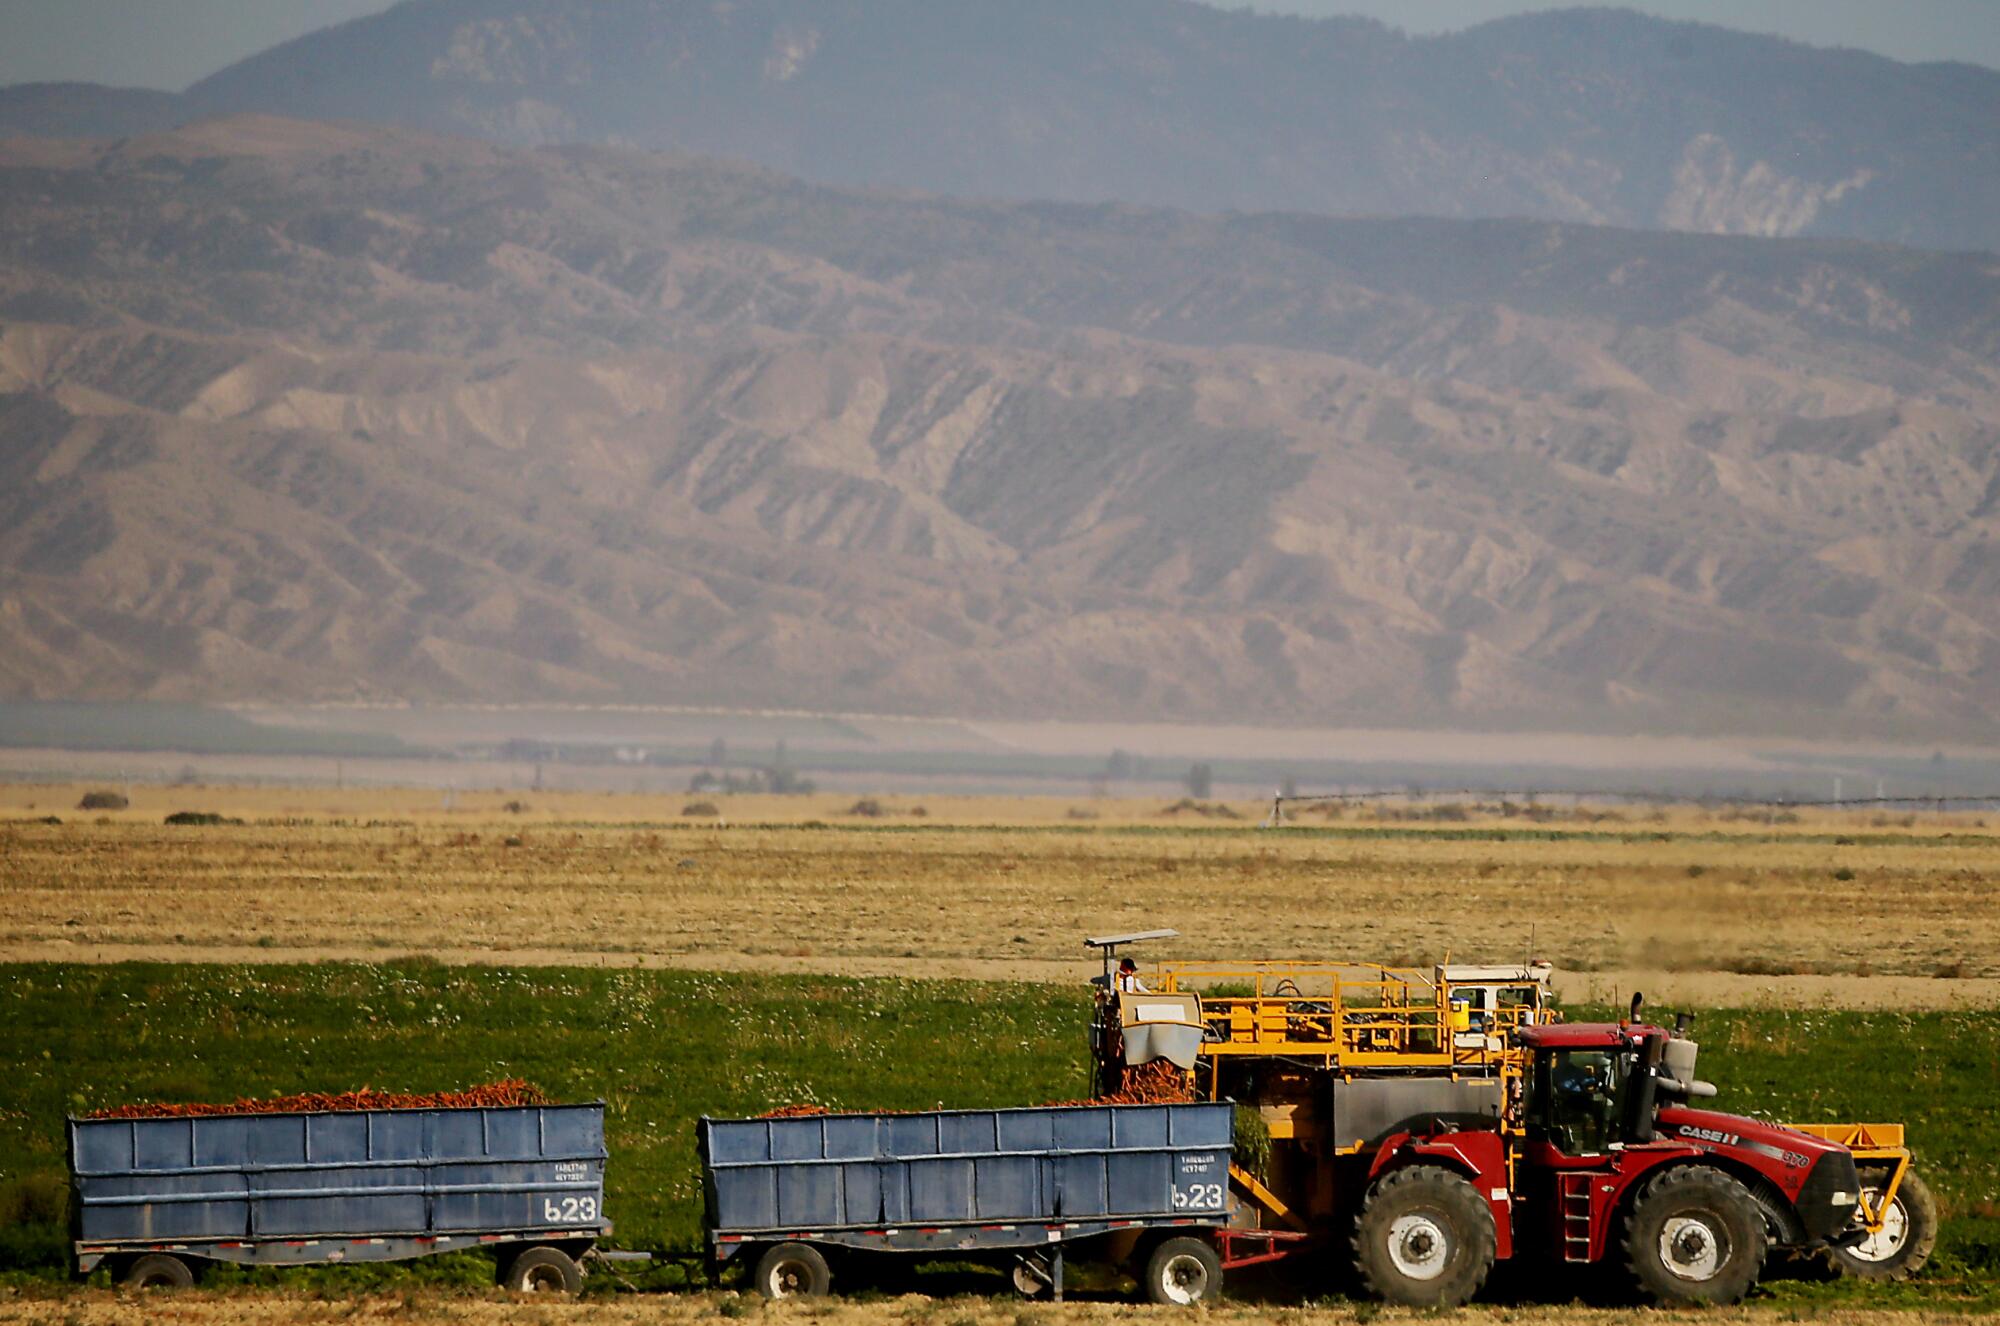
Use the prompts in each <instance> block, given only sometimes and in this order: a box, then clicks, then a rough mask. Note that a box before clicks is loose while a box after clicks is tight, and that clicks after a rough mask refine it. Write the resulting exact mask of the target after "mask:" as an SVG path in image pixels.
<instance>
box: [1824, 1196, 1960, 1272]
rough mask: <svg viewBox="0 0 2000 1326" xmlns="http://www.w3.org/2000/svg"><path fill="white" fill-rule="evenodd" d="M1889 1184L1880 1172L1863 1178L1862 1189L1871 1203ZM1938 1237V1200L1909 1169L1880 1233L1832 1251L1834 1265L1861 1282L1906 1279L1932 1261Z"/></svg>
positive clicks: (1890, 1205) (1890, 1206)
mask: <svg viewBox="0 0 2000 1326" xmlns="http://www.w3.org/2000/svg"><path fill="white" fill-rule="evenodd" d="M1888 1181H1889V1176H1888V1174H1886V1173H1882V1172H1879V1171H1878V1172H1876V1173H1874V1174H1869V1175H1865V1176H1863V1178H1862V1180H1861V1186H1862V1188H1863V1190H1865V1191H1866V1192H1867V1193H1868V1195H1869V1198H1870V1200H1871V1201H1872V1200H1874V1199H1877V1198H1879V1197H1881V1195H1882V1190H1883V1188H1884V1187H1886V1186H1887V1185H1888ZM1937 1234H1938V1208H1937V1198H1935V1197H1933V1196H1931V1190H1930V1189H1929V1188H1928V1187H1927V1186H1925V1184H1924V1181H1923V1180H1922V1179H1920V1178H1918V1177H1917V1172H1916V1171H1915V1170H1910V1171H1908V1172H1907V1173H1905V1174H1904V1175H1903V1181H1902V1182H1901V1183H1899V1184H1897V1185H1896V1197H1895V1200H1894V1201H1892V1202H1890V1203H1889V1211H1888V1214H1887V1215H1886V1216H1885V1217H1884V1219H1883V1221H1882V1230H1881V1232H1880V1233H1877V1234H1871V1235H1870V1236H1869V1237H1867V1238H1866V1239H1864V1240H1862V1241H1861V1242H1859V1243H1856V1244H1853V1245H1851V1246H1849V1247H1845V1248H1835V1249H1833V1264H1834V1265H1835V1266H1838V1267H1839V1268H1840V1272H1841V1274H1842V1275H1851V1276H1854V1277H1855V1278H1856V1279H1859V1280H1907V1279H1909V1278H1910V1277H1911V1276H1913V1275H1915V1274H1916V1273H1917V1272H1918V1271H1921V1270H1923V1269H1924V1263H1926V1262H1928V1261H1929V1260H1930V1259H1931V1249H1933V1248H1935V1247H1936V1246H1937Z"/></svg>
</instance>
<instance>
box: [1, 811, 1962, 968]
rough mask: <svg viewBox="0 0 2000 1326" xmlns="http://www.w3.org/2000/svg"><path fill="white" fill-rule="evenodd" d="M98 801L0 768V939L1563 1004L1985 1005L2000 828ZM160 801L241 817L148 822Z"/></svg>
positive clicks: (256, 953)
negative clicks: (1101, 978) (122, 806)
mask: <svg viewBox="0 0 2000 1326" xmlns="http://www.w3.org/2000/svg"><path fill="white" fill-rule="evenodd" d="M82 791H83V789H82V788H81V787H78V786H73V785H72V786H39V787H36V786H9V787H5V788H0V898H4V900H5V903H6V906H5V908H4V911H0V960H12V961H20V960H42V959H48V960H98V961H101V960H115V959H118V958H123V957H142V956H143V957H157V958H168V959H173V958H185V959H188V960H242V959H257V958H269V959H274V960H275V959H281V958H282V959H294V960H295V959H311V958H316V957H358V958H382V957H388V956H396V955H400V954H406V953H427V954H432V955H435V956H438V957H442V958H445V959H447V960H452V961H503V962H509V963H548V962H579V961H581V962H604V963H613V964H632V965H674V966H694V967H706V968H717V969H753V970H764V969H770V970H811V971H832V972H841V973H849V974H884V973H889V974H904V973H908V972H911V971H912V970H916V971H921V972H925V973H928V974H941V975H977V976H1002V975H1007V976H1021V977H1028V978H1045V979H1074V978H1076V977H1078V976H1079V975H1081V974H1082V973H1083V972H1084V971H1085V970H1086V964H1085V963H1084V962H1083V958H1084V956H1085V955H1084V954H1083V951H1082V950H1081V948H1080V946H1079V941H1080V939H1081V938H1082V936H1084V935H1085V934H1088V933H1098V932H1104V931H1117V930H1128V929H1141V928H1150V927H1154V926H1173V927H1176V928H1178V929H1180V930H1181V931H1182V933H1183V936H1184V938H1183V939H1181V940H1179V941H1177V942H1175V943H1173V944H1169V945H1161V946H1158V948H1157V951H1155V952H1150V953H1149V955H1148V956H1155V957H1189V958H1212V957H1237V958H1248V957H1273V958H1277V957H1297V958H1332V957H1340V958H1351V959H1363V958H1365V959H1372V960H1376V961H1385V962H1409V963H1428V962H1430V961H1434V960H1436V959H1437V958H1439V957H1441V956H1443V955H1445V954H1447V953H1449V954H1451V955H1453V956H1454V957H1456V958H1458V959H1460V960H1479V959H1515V958H1518V957H1520V956H1521V955H1523V954H1524V953H1526V952H1528V951H1529V949H1530V947H1531V946H1532V948H1533V950H1534V951H1535V952H1536V953H1537V954H1538V955H1539V956H1544V957H1547V958H1549V959H1550V960H1552V961H1554V962H1555V963H1556V964H1557V965H1558V967H1559V968H1561V969H1563V970H1564V971H1565V972H1566V973H1569V976H1568V979H1569V981H1570V982H1571V989H1572V992H1573V993H1576V994H1581V995H1590V994H1595V995H1598V996H1601V997H1609V996H1610V995H1611V993H1612V992H1613V991H1614V990H1615V989H1629V988H1631V986H1632V984H1633V983H1636V982H1638V981H1641V980H1644V981H1647V982H1649V984H1648V985H1647V988H1648V989H1649V990H1650V991H1652V992H1653V993H1656V994H1663V995H1666V996H1668V997H1673V996H1674V995H1675V994H1676V993H1678V994H1679V996H1680V997H1684V998H1698V999H1702V1000H1704V1001H1705V1002H1709V1003H1711V1004H1714V1003H1728V1004H1732V1005H1736V1006H1746V1005H1750V1004H1754V1003H1758V1002H1762V1001H1767V1000H1779V1001H1788V1002H1807V1003H1830V1004H1838V1005H1845V1006H1853V1007H1866V1006H1882V1005H1884V1004H1888V1005H1898V1006H1915V1007H1921V1006H1949V1005H1953V1004H1964V1003H1968V1002H1971V1003H1985V1004H1992V1003H1996V1002H2000V906H1996V905H1995V903H1994V900H1993V898H1992V896H1991V881H1992V880H1993V879H1994V878H1995V877H1996V876H2000V836H1996V835H1995V834H1994V833H1993V832H1991V831H1989V830H1988V828H1987V826H1986V825H1985V824H1984V823H1982V822H1979V821H1976V820H1974V819H1971V818H1967V817H1957V818H1953V817H1920V818H1918V819H1916V820H1915V821H1914V822H1912V823H1907V824H1906V823H1904V822H1903V821H1902V820H1901V819H1898V820H1895V821H1891V822H1884V819H1883V817H1879V816H1878V817H1869V816H1864V815H1857V814H1842V815H1822V816H1818V817H1807V818H1804V819H1801V820H1798V821H1796V822H1766V821H1765V820H1764V819H1761V818H1760V819H1746V818H1743V817H1741V816H1737V815H1722V814H1708V813H1703V812H1698V811H1693V810H1685V811H1676V812H1673V813H1672V814H1669V815H1666V816H1663V817H1661V816H1654V815H1652V814H1649V813H1646V812H1633V811H1626V812H1624V813H1622V814H1613V815H1610V816H1602V815H1600V814H1582V813H1577V812H1571V811H1568V810H1565V811H1562V812H1560V813H1559V814H1557V815H1555V816H1554V817H1553V818H1550V817H1548V816H1547V815H1546V814H1544V815H1541V816H1539V817H1537V818H1534V819H1529V818H1523V817H1519V816H1516V817H1514V818H1511V819H1499V818H1494V817H1481V816H1478V815H1473V816H1471V817H1469V818H1467V819H1464V820H1458V819H1451V820H1447V821H1426V822H1422V823H1409V822H1403V821H1400V820H1395V819H1393V818H1388V817H1389V816H1393V815H1394V814H1395V813H1396V812H1394V811H1387V812H1382V815H1381V816H1378V815H1377V814H1376V813H1373V812H1369V811H1365V810H1361V811H1352V812H1349V813H1348V814H1346V815H1344V816H1342V817H1341V818H1339V819H1335V820H1326V819H1323V818H1321V817H1317V816H1309V817H1305V820H1304V824H1303V825H1302V826H1300V827H1294V828H1289V829H1286V830H1284V831H1280V832H1273V831H1270V830H1266V829H1261V828H1259V827H1257V819H1256V816H1257V815H1259V814H1260V813H1261V808H1258V807H1253V806H1247V805H1240V806H1236V807H1233V808H1229V810H1228V812H1227V813H1226V814H1225V813H1223V812H1222V811H1220V810H1219V809H1218V808H1216V807H1208V808H1204V810H1203V811H1190V810H1185V809H1183V810H1181V811H1179V812H1178V813H1174V814H1167V813H1164V812H1165V811H1166V809H1167V807H1166V804H1165V803H1164V802H1162V801H1148V802H1091V803H1087V804H1081V805H1079V804H1075V803H1069V802H1064V801H1059V800H1040V801H1037V800H1028V799H1011V800H1010V799H997V798H993V799H983V800H979V799H947V800H938V799H932V800H930V801H929V802H928V803H927V804H925V805H924V806H923V807H922V810H923V813H922V814H919V813H917V811H918V806H917V803H916V802H914V801H912V800H910V799H908V798H903V799H886V798H885V799H883V800H882V801H881V804H880V806H879V811H880V813H879V814H857V813H854V811H855V803H854V800H853V798H852V797H838V798H833V797H826V796H819V797H810V798H709V800H711V801H713V802H714V804H715V805H716V806H717V807H718V809H719V811H720V814H707V813H700V814H694V815H689V814H685V813H683V812H684V811H685V810H686V809H687V807H688V803H689V802H690V801H694V800H700V798H687V797H675V798H661V797H650V798H647V797H624V796H616V795H608V794H567V795H562V794H557V795H549V796H543V795H540V794H533V793H526V794H524V793H504V792H485V793H478V794H473V793H458V794H454V795H453V796H451V797H450V799H449V801H448V802H447V800H446V799H445V798H444V797H443V796H442V795H441V794H439V793H435V792H428V791H396V790H381V789H360V790H356V789H348V790H335V789H323V790H303V789H284V788H280V789H270V788H239V787H174V788H168V787H140V788H137V789H135V790H134V791H133V793H132V796H133V805H132V806H131V807H130V808H129V809H127V810H124V811H120V812H115V813H111V814H98V813H95V812H79V811H78V810H77V809H76V807H77V804H78V800H79V798H80V796H81V794H82ZM510 801H517V802H525V803H526V804H525V805H522V806H521V807H520V808H518V809H509V808H508V807H507V803H508V802H510ZM176 810H197V811H206V812H214V813H219V814H222V815H224V816H228V817H231V818H233V819H240V820H242V821H243V823H240V824H222V825H209V826H169V825H166V824H164V823H163V822H162V821H163V818H164V817H165V815H166V814H168V813H169V812H172V811H176ZM1230 815H1234V816H1236V817H1237V818H1230V817H1229V816H1230ZM45 816H54V817H56V818H59V819H61V820H62V823H60V824H48V823H43V822H40V821H41V819H42V817H45ZM1085 816H1091V817H1094V818H1085ZM1787 818H1788V817H1787ZM1662 982H1664V983H1665V986H1664V987H1663V986H1662V985H1661V983H1662Z"/></svg>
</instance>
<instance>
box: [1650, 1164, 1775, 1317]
mask: <svg viewBox="0 0 2000 1326" xmlns="http://www.w3.org/2000/svg"><path fill="white" fill-rule="evenodd" d="M1767 1247H1768V1244H1767V1242H1766V1240H1765V1236H1764V1213H1763V1212H1762V1211H1761V1210H1759V1209H1758V1206H1757V1202H1756V1199H1755V1198H1753V1197H1751V1196H1750V1191H1749V1189H1747V1188H1745V1187H1744V1186H1743V1185H1742V1184H1741V1183H1738V1182H1737V1181H1736V1180H1735V1179H1733V1178H1731V1177H1730V1176H1729V1175H1727V1174H1725V1173H1723V1172H1722V1171H1721V1170H1718V1169H1711V1168H1709V1167H1707V1166H1691V1167H1687V1168H1683V1169H1671V1170H1668V1171H1667V1172H1666V1173H1665V1174H1662V1175H1660V1177H1659V1178H1657V1179H1654V1180H1653V1181H1652V1182H1651V1183H1649V1184H1647V1185H1646V1189H1645V1191H1644V1192H1642V1193H1640V1194H1639V1200H1638V1201H1637V1202H1636V1203H1634V1204H1633V1207H1632V1214H1631V1215H1630V1216H1629V1217H1628V1218H1627V1219H1626V1222H1625V1263H1626V1265H1627V1266H1628V1267H1629V1268H1630V1269H1631V1272H1632V1276H1633V1278H1634V1279H1635V1280H1636V1281H1637V1282H1638V1285H1639V1288H1640V1290H1641V1291H1642V1292H1644V1293H1645V1294H1646V1295H1647V1296H1648V1297H1650V1298H1652V1299H1653V1300H1654V1301H1655V1302H1657V1303H1660V1304H1662V1305H1672V1304H1677V1303H1734V1302H1737V1301H1738V1300H1739V1299H1741V1298H1742V1297H1743V1296H1744V1295H1745V1294H1747V1293H1749V1292H1750V1291H1751V1289H1753V1288H1754V1287H1755V1286H1756V1284H1757V1277H1758V1276H1759V1275H1761V1274H1762V1273H1763V1270H1764V1253H1765V1251H1766V1249H1767Z"/></svg>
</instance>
